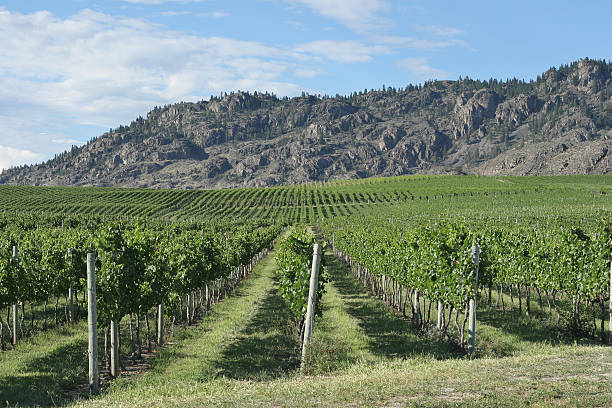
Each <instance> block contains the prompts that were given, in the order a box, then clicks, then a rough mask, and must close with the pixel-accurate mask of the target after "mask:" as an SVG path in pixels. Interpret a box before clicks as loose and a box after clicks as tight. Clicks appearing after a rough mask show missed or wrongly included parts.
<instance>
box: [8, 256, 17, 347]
mask: <svg viewBox="0 0 612 408" xmlns="http://www.w3.org/2000/svg"><path fill="white" fill-rule="evenodd" d="M18 259H19V252H18V249H17V245H15V246H13V263H17V260H18ZM18 320H19V302H15V304H14V305H13V346H15V345H16V344H17V321H18ZM7 323H8V322H7Z"/></svg>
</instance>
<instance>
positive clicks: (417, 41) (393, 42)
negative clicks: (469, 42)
mask: <svg viewBox="0 0 612 408" xmlns="http://www.w3.org/2000/svg"><path fill="white" fill-rule="evenodd" d="M376 39H377V40H378V41H379V42H381V43H383V44H386V45H389V46H394V47H400V48H412V49H436V48H447V47H453V46H456V45H460V46H465V42H464V41H463V40H457V39H444V40H428V39H422V38H413V37H396V36H380V37H377V38H376Z"/></svg>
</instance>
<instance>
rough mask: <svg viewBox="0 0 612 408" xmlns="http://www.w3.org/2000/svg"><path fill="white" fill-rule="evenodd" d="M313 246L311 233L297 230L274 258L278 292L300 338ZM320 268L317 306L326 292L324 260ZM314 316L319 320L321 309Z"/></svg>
mask: <svg viewBox="0 0 612 408" xmlns="http://www.w3.org/2000/svg"><path fill="white" fill-rule="evenodd" d="M314 244H315V237H314V235H313V234H312V233H311V232H310V231H308V230H307V229H306V228H305V227H296V228H294V229H292V230H291V232H290V233H289V234H288V235H287V236H286V237H285V238H283V239H282V240H281V241H280V243H279V249H278V252H277V254H276V258H275V259H276V263H277V264H278V269H277V272H276V274H277V279H278V288H279V292H280V294H281V296H282V297H283V299H284V300H285V303H286V304H287V307H288V308H289V310H290V311H291V314H292V316H293V319H294V321H295V324H296V327H297V329H298V332H299V334H300V337H302V336H303V333H304V323H305V315H306V307H307V305H308V292H309V289H310V273H311V270H312V269H311V267H312V260H313V252H314ZM320 268H321V269H320V270H321V273H319V283H318V287H317V303H318V302H319V300H320V299H321V296H322V295H323V292H324V290H325V283H326V277H325V273H324V270H325V262H324V258H323V259H321V266H320ZM315 314H316V315H318V316H320V315H321V308H315Z"/></svg>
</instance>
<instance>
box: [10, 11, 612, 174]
mask: <svg viewBox="0 0 612 408" xmlns="http://www.w3.org/2000/svg"><path fill="white" fill-rule="evenodd" d="M611 15H612V2H610V1H609V0H601V1H599V0H590V1H589V2H587V3H580V2H576V1H573V0H556V1H549V0H538V1H531V0H529V1H523V0H514V1H505V0H502V1H491V0H486V1H485V0H483V1H470V0H464V1H456V0H452V1H424V0H225V1H220V0H109V1H97V2H89V1H83V0H54V1H52V2H50V1H27V2H24V1H23V0H18V1H17V0H2V1H0V169H2V168H8V167H9V166H11V165H19V164H24V163H36V162H40V161H42V160H46V159H48V158H50V157H53V155H54V154H56V153H59V152H62V151H63V150H66V149H69V148H70V146H71V145H73V144H76V145H79V144H82V143H83V142H86V141H87V140H89V139H90V138H92V137H95V136H98V135H100V134H101V133H103V132H105V131H107V130H108V129H109V128H115V127H117V126H119V125H121V124H129V122H131V121H132V120H133V119H134V118H136V117H137V116H138V115H142V116H145V115H146V113H147V112H148V111H149V110H151V109H152V108H153V107H154V106H158V105H165V104H169V103H173V102H179V101H196V100H201V99H208V98H209V97H210V95H218V94H220V93H221V92H225V91H227V92H229V91H232V90H250V91H254V90H258V91H271V92H274V93H276V94H277V95H279V96H283V95H288V96H294V95H299V94H300V93H301V92H302V91H306V92H309V93H316V94H319V93H320V94H328V95H335V94H337V93H339V94H349V93H351V92H352V91H356V90H363V89H364V88H368V89H371V88H380V87H381V86H382V85H383V84H384V85H387V86H394V87H404V86H406V85H407V84H409V83H413V84H416V83H420V82H423V81H424V80H427V79H457V78H458V77H459V76H460V75H461V76H466V75H468V76H470V77H471V78H480V79H488V78H490V77H494V78H500V79H505V78H511V77H517V78H523V79H535V77H536V76H537V75H538V74H540V73H541V72H543V71H545V70H546V69H548V68H549V67H551V66H558V65H559V64H564V63H569V62H571V61H573V60H576V59H578V58H582V57H585V56H588V57H590V58H599V59H606V60H609V59H611V58H612V41H610V38H612V28H611V27H612V25H611V24H610V23H609V18H610V16H611Z"/></svg>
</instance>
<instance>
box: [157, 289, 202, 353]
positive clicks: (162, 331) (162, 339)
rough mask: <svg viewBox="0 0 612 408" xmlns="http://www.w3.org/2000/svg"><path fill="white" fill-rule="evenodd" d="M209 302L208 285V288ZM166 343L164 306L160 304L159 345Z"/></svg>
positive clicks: (158, 316)
mask: <svg viewBox="0 0 612 408" xmlns="http://www.w3.org/2000/svg"><path fill="white" fill-rule="evenodd" d="M206 293H207V301H208V285H207V286H206ZM163 342H164V304H163V303H160V304H159V306H158V310H157V345H158V346H161V345H162V343H163Z"/></svg>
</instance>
